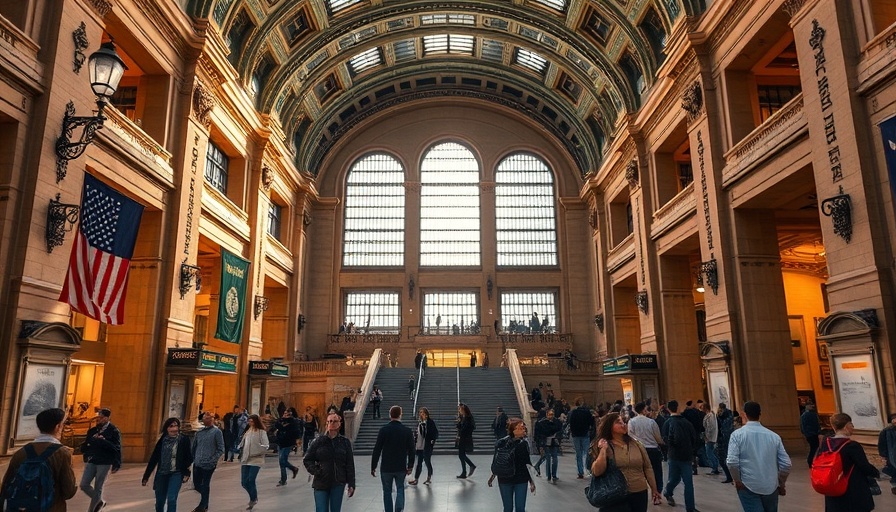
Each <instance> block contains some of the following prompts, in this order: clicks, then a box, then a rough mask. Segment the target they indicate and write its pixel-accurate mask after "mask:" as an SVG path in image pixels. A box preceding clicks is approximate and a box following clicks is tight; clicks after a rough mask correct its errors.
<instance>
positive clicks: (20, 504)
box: [3, 444, 62, 512]
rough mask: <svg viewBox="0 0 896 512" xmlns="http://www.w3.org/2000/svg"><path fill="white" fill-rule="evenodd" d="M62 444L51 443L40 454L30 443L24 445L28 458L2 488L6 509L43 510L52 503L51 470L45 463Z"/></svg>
mask: <svg viewBox="0 0 896 512" xmlns="http://www.w3.org/2000/svg"><path fill="white" fill-rule="evenodd" d="M61 447H62V445H60V444H51V445H50V446H48V447H47V449H46V450H44V451H43V453H41V454H40V455H38V454H37V452H36V451H34V446H33V445H31V444H26V445H25V454H26V455H28V458H27V459H25V461H24V462H22V464H21V465H20V466H19V469H18V470H17V471H16V474H15V476H13V478H12V480H11V481H10V482H9V484H8V485H7V486H6V489H3V499H4V500H6V510H7V511H18V510H27V511H29V512H30V511H45V510H49V509H50V506H51V505H53V495H54V490H53V470H52V468H50V465H49V464H48V463H47V459H49V458H50V456H51V455H53V453H55V452H56V450H58V449H59V448H61Z"/></svg>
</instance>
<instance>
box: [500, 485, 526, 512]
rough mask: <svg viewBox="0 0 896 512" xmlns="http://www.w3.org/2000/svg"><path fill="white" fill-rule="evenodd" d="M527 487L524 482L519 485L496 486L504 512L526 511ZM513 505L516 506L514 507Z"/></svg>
mask: <svg viewBox="0 0 896 512" xmlns="http://www.w3.org/2000/svg"><path fill="white" fill-rule="evenodd" d="M528 486H529V484H528V483H525V482H524V483H521V484H498V490H500V491H501V502H502V503H504V512H525V511H526V487H528ZM514 502H516V503H514ZM514 505H516V506H515V507H514Z"/></svg>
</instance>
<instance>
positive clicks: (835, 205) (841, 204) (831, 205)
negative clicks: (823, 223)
mask: <svg viewBox="0 0 896 512" xmlns="http://www.w3.org/2000/svg"><path fill="white" fill-rule="evenodd" d="M851 206H852V201H851V200H850V198H849V194H844V193H843V185H840V193H839V194H838V195H836V196H834V197H829V198H827V199H825V200H824V201H822V202H821V213H823V214H825V216H827V217H832V218H833V220H834V234H835V235H838V236H839V237H840V238H842V239H843V240H845V241H846V243H849V242H850V240H852V213H851Z"/></svg>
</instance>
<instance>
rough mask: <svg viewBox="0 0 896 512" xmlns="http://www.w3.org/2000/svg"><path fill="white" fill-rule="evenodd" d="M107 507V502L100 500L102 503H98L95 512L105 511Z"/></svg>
mask: <svg viewBox="0 0 896 512" xmlns="http://www.w3.org/2000/svg"><path fill="white" fill-rule="evenodd" d="M105 506H106V502H105V501H103V500H100V502H99V503H97V504H96V506H95V507H93V512H100V510H103V508H105Z"/></svg>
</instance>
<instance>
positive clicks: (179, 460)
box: [143, 418, 193, 512]
mask: <svg viewBox="0 0 896 512" xmlns="http://www.w3.org/2000/svg"><path fill="white" fill-rule="evenodd" d="M172 462H173V464H172ZM191 464H193V452H192V450H191V449H190V438H189V437H187V436H185V435H182V434H181V433H180V420H179V419H177V418H168V419H167V420H165V423H163V424H162V435H161V436H160V437H159V440H158V442H156V447H155V449H154V450H153V451H152V455H150V457H149V463H148V464H147V465H146V471H144V472H143V485H144V487H145V486H146V483H147V482H149V476H150V475H152V472H153V470H155V471H156V477H155V479H153V481H152V489H153V490H154V491H155V494H156V512H163V511H164V510H165V504H166V502H167V504H168V510H169V512H173V511H174V510H177V495H178V493H180V487H181V485H183V484H185V483H187V480H189V479H190V465H191ZM157 466H158V469H157Z"/></svg>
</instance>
